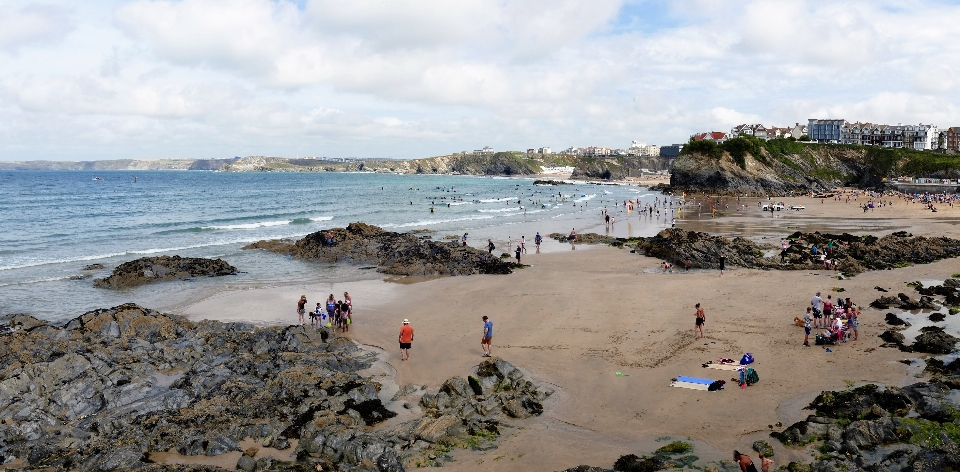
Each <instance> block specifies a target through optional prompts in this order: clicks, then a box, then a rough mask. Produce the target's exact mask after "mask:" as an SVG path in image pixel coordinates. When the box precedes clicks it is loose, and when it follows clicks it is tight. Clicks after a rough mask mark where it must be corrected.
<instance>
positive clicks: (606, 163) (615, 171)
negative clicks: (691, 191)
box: [571, 157, 673, 180]
mask: <svg viewBox="0 0 960 472" xmlns="http://www.w3.org/2000/svg"><path fill="white" fill-rule="evenodd" d="M672 161H673V159H669V158H666V157H618V158H612V159H596V158H587V157H581V158H578V159H577V162H576V165H575V169H574V171H573V174H572V175H571V177H573V178H575V179H583V178H586V179H605V180H609V179H614V180H621V179H625V178H627V177H629V176H631V175H638V174H639V172H640V169H647V170H652V171H658V170H667V169H669V168H670V166H671V164H672Z"/></svg>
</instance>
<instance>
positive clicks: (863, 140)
mask: <svg viewBox="0 0 960 472" xmlns="http://www.w3.org/2000/svg"><path fill="white" fill-rule="evenodd" d="M741 135H749V136H754V137H756V138H759V139H763V140H769V139H776V138H790V137H792V138H795V139H799V140H809V141H813V142H819V143H830V144H858V145H862V146H882V147H887V148H897V149H902V148H906V149H915V150H918V151H923V150H935V149H952V150H954V151H960V126H954V127H951V128H945V129H941V128H938V127H937V126H936V125H932V124H923V123H920V124H916V125H914V124H906V125H905V124H902V123H901V124H897V125H896V126H894V125H884V124H876V123H861V122H859V121H858V122H854V123H851V122H849V121H847V120H844V119H813V118H811V119H809V120H807V124H806V125H803V124H800V123H796V124H795V125H794V126H792V127H783V128H781V127H776V126H771V127H767V126H764V125H762V124H742V125H737V126H734V127H733V128H731V129H730V132H723V131H707V132H704V133H697V134H694V135H691V136H690V138H691V139H693V140H695V141H714V142H717V143H722V142H724V141H726V140H728V139H733V138H735V137H737V136H741Z"/></svg>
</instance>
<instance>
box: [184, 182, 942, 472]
mask: <svg viewBox="0 0 960 472" xmlns="http://www.w3.org/2000/svg"><path fill="white" fill-rule="evenodd" d="M861 198H862V197H861ZM792 200H793V199H788V201H787V203H788V205H790V204H803V205H805V206H807V207H808V209H807V210H804V211H803V212H781V213H779V214H777V215H775V216H774V217H770V216H769V214H767V215H762V214H760V212H759V211H756V210H755V207H756V200H753V201H752V208H751V210H752V211H749V212H744V213H732V214H731V212H727V215H728V216H725V217H720V218H716V219H714V218H711V217H709V216H705V215H702V214H701V215H700V218H690V219H688V220H686V221H682V222H681V223H680V224H679V225H678V226H681V227H689V228H691V229H700V230H707V231H711V232H714V233H717V232H719V233H724V234H727V235H737V234H741V233H744V231H742V229H746V231H745V233H747V234H752V235H754V236H757V235H760V234H766V235H768V237H773V236H772V235H785V234H788V233H790V232H793V231H795V230H797V229H802V230H804V231H811V230H815V229H821V230H827V231H834V230H835V229H836V228H840V229H841V230H848V231H857V232H861V233H862V232H864V231H868V232H872V231H870V229H869V228H874V229H875V231H877V233H875V234H881V233H887V232H890V231H893V230H898V229H907V230H908V231H911V232H913V233H915V234H918V235H926V236H950V237H955V238H956V237H960V228H958V222H960V210H958V209H957V208H953V209H947V208H945V207H943V206H942V205H941V210H942V211H941V212H939V213H936V214H931V213H930V212H928V211H923V210H921V209H920V207H919V205H908V204H905V203H903V202H900V201H896V202H895V205H894V206H893V207H885V208H883V209H877V210H876V211H874V212H870V213H867V214H866V215H864V214H863V212H862V211H861V210H859V209H857V207H855V206H854V204H852V203H851V204H850V205H846V204H842V203H831V202H829V201H827V202H826V203H824V204H820V203H819V200H817V201H816V202H814V201H813V200H812V199H809V198H802V199H795V200H796V202H793V201H792ZM747 203H748V207H749V206H750V203H751V202H747ZM545 244H550V245H556V246H558V248H560V247H563V246H561V245H559V243H555V242H553V241H548V242H545ZM565 247H566V248H569V246H565ZM523 261H524V263H526V264H531V265H532V267H529V268H526V269H523V270H519V271H516V272H515V273H514V274H513V275H509V276H496V275H491V276H470V277H452V278H442V279H435V280H428V281H423V282H420V283H415V284H395V283H390V282H385V281H380V280H373V281H364V282H351V283H345V284H335V285H333V286H331V285H329V284H324V285H310V284H305V285H304V286H303V287H291V288H289V289H283V290H279V289H259V290H256V289H255V290H246V291H242V292H227V293H223V294H220V295H217V296H215V297H212V298H210V299H207V300H204V301H202V302H200V303H198V304H195V305H193V306H190V307H187V308H186V309H185V310H184V311H183V314H186V315H188V316H190V317H191V318H195V319H196V318H214V319H225V316H224V315H225V314H230V315H231V319H232V318H233V317H236V318H240V319H245V320H247V321H256V322H262V323H271V324H272V323H284V322H290V323H292V322H295V321H296V317H295V313H294V311H295V310H294V307H295V304H296V301H297V299H298V298H299V295H300V294H301V293H306V294H307V297H308V299H309V300H310V302H311V305H313V304H314V303H315V302H316V301H320V300H321V298H322V297H325V296H326V295H327V294H329V293H334V294H336V295H337V296H338V298H339V297H340V295H341V294H342V293H343V291H344V290H349V291H350V293H351V295H352V296H353V299H354V304H355V306H356V316H355V318H354V324H353V326H352V328H351V331H350V333H349V335H350V336H351V337H352V338H353V339H355V340H356V341H358V342H360V343H363V344H368V345H374V346H380V347H382V348H384V349H385V351H386V359H385V360H386V362H387V363H388V364H390V365H392V367H393V368H394V369H395V375H394V377H393V380H394V381H395V382H397V383H399V384H403V383H412V384H416V385H426V386H428V388H436V387H438V386H439V385H440V384H441V383H442V382H443V381H444V380H446V379H447V378H449V377H452V376H458V375H459V376H463V375H466V374H467V373H468V372H469V371H470V370H471V369H472V368H473V367H475V366H476V365H477V364H478V363H479V362H480V361H481V360H482V358H481V357H480V355H481V350H480V345H479V344H480V337H481V333H482V323H481V320H480V317H481V316H482V315H488V316H490V317H491V318H492V320H493V321H494V324H495V327H494V329H495V333H494V334H495V335H494V338H493V352H494V355H496V356H502V357H503V358H505V359H507V360H508V361H510V362H512V363H513V364H515V365H517V366H518V367H521V368H522V369H524V370H525V371H527V372H528V373H529V374H530V375H532V376H533V378H534V379H536V380H538V381H540V382H547V383H549V384H553V385H554V386H556V388H557V394H556V395H554V396H553V397H551V398H550V399H548V401H547V403H546V405H545V412H544V414H543V416H541V417H539V418H534V419H530V420H525V421H522V422H518V423H517V425H518V426H522V427H518V428H516V429H508V430H507V432H506V433H505V434H504V437H503V438H502V440H501V443H500V446H499V448H497V449H495V450H491V451H483V452H473V451H464V450H459V451H457V452H456V453H455V458H456V459H457V460H456V461H455V462H452V463H449V464H447V465H446V466H445V467H446V468H448V469H450V470H467V469H470V470H560V469H565V468H567V467H573V466H576V465H579V464H591V465H600V466H606V467H610V466H611V465H612V463H613V461H614V460H616V458H617V457H619V456H620V455H622V454H628V453H637V454H641V453H649V452H651V451H652V450H653V449H654V448H655V447H657V446H658V444H657V443H656V442H655V441H654V439H655V438H657V437H661V436H666V435H670V436H673V437H677V438H688V437H689V438H691V439H692V440H694V442H695V444H696V445H697V446H698V447H697V450H696V452H697V454H698V455H699V456H700V457H701V458H702V459H708V460H710V459H713V460H716V459H720V458H723V459H727V458H728V457H727V456H728V455H729V453H730V451H732V450H733V449H734V448H739V449H740V450H747V449H749V448H750V444H751V443H752V441H753V440H754V439H759V438H763V437H766V435H767V433H768V432H769V428H768V425H773V424H776V423H778V422H781V423H783V424H784V425H788V424H790V423H792V422H794V421H797V420H799V419H802V418H803V417H805V416H806V415H807V414H808V413H809V412H806V411H801V410H800V408H801V407H803V406H805V405H806V404H807V403H809V401H810V400H811V399H812V398H813V396H815V395H816V394H817V393H819V392H820V391H822V390H828V389H842V388H845V387H846V386H847V385H848V384H850V383H851V382H852V383H856V384H861V383H866V382H878V383H882V384H888V385H903V384H907V383H912V382H914V381H916V380H917V379H916V378H915V375H914V372H911V371H910V370H909V369H908V367H907V366H906V365H904V364H902V363H900V362H898V361H899V360H901V359H904V358H905V357H906V356H907V355H906V354H903V353H901V352H899V351H897V350H894V349H885V348H879V345H880V344H881V341H880V339H879V338H878V337H877V335H878V334H879V333H880V332H882V331H883V330H884V329H885V326H884V322H883V314H884V313H885V312H886V310H885V311H879V310H874V309H870V308H866V309H864V316H863V318H862V322H861V332H860V340H859V341H858V342H856V343H847V344H842V345H839V346H836V347H833V348H832V349H833V352H832V353H827V352H825V351H824V349H823V348H822V347H816V346H813V347H803V346H801V342H802V339H803V329H802V328H800V327H797V326H794V324H793V320H794V317H795V316H802V313H803V311H804V309H805V307H806V306H808V304H809V300H810V298H811V296H812V295H813V293H814V292H816V291H821V292H823V294H824V296H826V295H827V294H833V295H834V296H838V295H841V294H839V293H836V292H831V290H832V289H833V288H834V287H843V288H844V289H845V291H844V292H843V293H842V295H843V296H844V297H850V298H851V299H852V300H853V301H855V302H857V303H858V304H859V305H861V306H866V305H868V304H869V302H870V301H872V300H873V299H875V298H876V297H877V296H878V295H879V292H877V291H876V290H874V287H875V286H882V287H886V288H889V289H891V291H892V293H894V294H895V293H897V292H898V291H903V292H906V293H912V290H911V289H910V288H909V287H907V286H906V285H905V283H906V282H910V281H914V280H931V279H939V280H942V279H944V278H945V277H948V276H949V275H951V274H953V273H957V272H960V261H958V260H947V261H941V262H937V263H934V264H928V265H920V266H913V267H907V268H903V269H897V270H892V271H877V272H867V273H864V274H861V275H858V276H856V277H854V278H852V279H850V280H842V281H840V280H836V279H834V278H831V276H832V275H834V274H832V273H826V272H822V271H820V272H817V271H790V272H778V271H757V270H748V269H734V270H732V271H728V272H727V273H726V274H725V275H724V276H723V277H719V276H718V272H717V271H693V272H691V273H680V272H676V273H661V272H660V271H658V270H657V267H658V264H659V262H660V261H659V260H657V259H652V258H646V257H642V256H639V255H636V254H630V253H629V252H628V251H627V250H624V249H615V248H610V247H589V248H588V247H585V246H580V247H578V249H577V250H576V251H570V250H562V251H551V252H545V253H543V254H532V253H531V254H528V255H526V256H524V258H523ZM697 302H699V303H701V304H702V306H703V307H704V309H705V311H706V315H707V323H706V325H705V332H706V339H702V340H698V339H695V337H694V330H693V327H694V307H693V305H694V304H695V303H697ZM403 318H409V319H410V320H411V324H412V325H413V327H414V329H415V333H416V336H415V340H414V343H413V349H412V351H411V360H410V361H404V362H401V361H400V357H399V352H398V349H397V335H398V331H399V328H400V324H401V321H402V319H403ZM744 352H750V353H752V354H753V355H754V357H755V358H756V359H757V362H756V364H755V367H756V369H757V372H758V373H759V375H760V379H761V380H760V383H758V384H757V385H755V386H753V387H750V388H747V389H745V390H741V389H740V388H738V387H737V386H736V385H735V384H730V385H728V387H727V389H726V390H725V391H722V392H716V393H714V392H703V391H695V390H684V389H679V388H671V387H669V386H668V385H669V383H670V379H671V378H673V377H676V376H678V375H689V376H696V377H707V378H713V379H725V380H728V381H729V380H730V379H731V377H733V375H732V374H733V373H731V372H725V371H719V370H712V369H704V368H702V367H701V364H702V363H703V362H706V361H709V360H714V359H717V358H719V357H732V358H739V357H740V356H741V355H742V354H743V353H744ZM616 372H621V373H623V374H625V375H623V376H617V375H616ZM388 378H389V377H388ZM770 442H771V443H776V441H772V440H771V441H770ZM775 446H776V447H777V457H776V459H777V462H778V464H785V463H786V461H788V460H810V458H811V457H810V455H809V453H807V452H805V451H803V450H786V449H783V448H782V447H780V446H779V445H775Z"/></svg>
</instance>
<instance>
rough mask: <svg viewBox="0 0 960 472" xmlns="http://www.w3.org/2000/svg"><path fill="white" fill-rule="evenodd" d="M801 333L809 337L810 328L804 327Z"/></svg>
mask: <svg viewBox="0 0 960 472" xmlns="http://www.w3.org/2000/svg"><path fill="white" fill-rule="evenodd" d="M803 332H804V333H806V334H807V336H810V328H807V327H806V326H804V327H803Z"/></svg>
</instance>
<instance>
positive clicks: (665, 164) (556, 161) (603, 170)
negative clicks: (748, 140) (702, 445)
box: [0, 152, 672, 180]
mask: <svg viewBox="0 0 960 472" xmlns="http://www.w3.org/2000/svg"><path fill="white" fill-rule="evenodd" d="M671 161H672V159H668V158H660V157H626V156H618V157H614V158H596V157H588V156H574V155H567V154H549V155H529V154H525V153H521V152H498V153H495V154H489V155H472V154H451V155H447V156H437V157H429V158H423V159H409V160H394V159H356V160H340V159H337V160H326V159H322V158H316V159H314V158H298V159H291V158H285V157H267V156H247V157H239V158H234V159H112V160H96V161H24V162H0V170H6V171H10V170H68V171H69V170H103V171H111V170H113V171H148V170H206V171H220V172H371V173H390V174H449V175H496V176H530V177H533V176H537V175H553V176H559V175H567V176H569V177H571V178H583V179H605V180H621V179H625V178H629V177H640V176H642V175H643V174H645V173H646V174H651V173H656V172H662V171H666V170H668V169H669V168H670V165H671Z"/></svg>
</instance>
